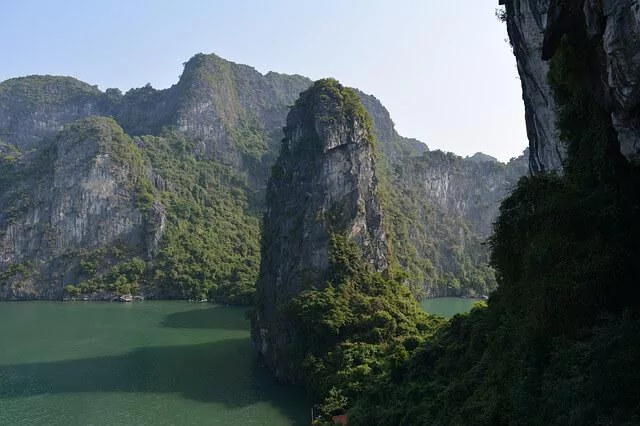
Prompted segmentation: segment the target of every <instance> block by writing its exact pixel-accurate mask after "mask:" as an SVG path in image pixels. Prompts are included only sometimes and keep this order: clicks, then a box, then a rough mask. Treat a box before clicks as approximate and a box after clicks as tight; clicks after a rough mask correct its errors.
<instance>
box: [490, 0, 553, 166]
mask: <svg viewBox="0 0 640 426" xmlns="http://www.w3.org/2000/svg"><path fill="white" fill-rule="evenodd" d="M505 3H506V20H507V21H506V22H507V31H508V33H509V39H510V40H511V45H512V46H513V53H514V55H515V56H516V60H517V64H518V73H519V74H520V81H521V83H522V99H523V100H524V109H525V119H526V123H527V137H528V138H529V169H530V171H531V173H540V172H545V171H553V170H561V169H562V159H563V158H564V156H565V153H564V152H565V149H564V147H563V146H562V144H561V142H560V135H559V134H558V131H557V130H556V106H555V102H554V100H553V95H552V93H551V88H550V87H549V83H548V82H547V74H548V72H549V64H548V63H547V62H546V61H544V60H543V59H542V44H543V39H544V29H545V25H546V20H547V11H548V8H549V0H542V1H539V0H500V4H505Z"/></svg>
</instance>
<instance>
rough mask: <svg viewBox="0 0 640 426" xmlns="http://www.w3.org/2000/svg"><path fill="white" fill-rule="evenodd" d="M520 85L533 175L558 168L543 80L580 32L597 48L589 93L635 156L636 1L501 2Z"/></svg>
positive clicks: (639, 61)
mask: <svg viewBox="0 0 640 426" xmlns="http://www.w3.org/2000/svg"><path fill="white" fill-rule="evenodd" d="M500 4H504V5H505V6H506V9H505V10H506V20H507V29H508V32H509V38H510V39H511V43H512V45H513V47H514V54H515V56H516V60H517V62H518V71H519V73H520V77H521V80H522V91H523V98H524V101H525V111H526V120H527V133H528V136H529V144H530V155H531V157H530V158H531V159H530V164H531V170H532V172H534V173H535V172H540V171H547V170H557V169H559V168H560V165H561V159H562V157H563V155H564V154H563V152H564V148H563V145H562V144H561V143H560V141H559V138H558V134H557V131H556V130H555V122H556V118H555V106H554V102H553V100H552V99H551V96H550V94H551V89H550V87H549V83H548V80H547V74H548V71H549V67H548V63H547V60H549V59H550V58H551V57H552V55H553V53H554V52H555V50H556V49H557V47H558V45H559V42H560V39H561V37H562V36H563V35H564V34H565V33H566V32H567V31H568V30H570V29H575V28H580V30H579V32H584V33H585V34H586V35H587V38H588V39H590V40H592V41H594V42H595V43H596V44H598V45H599V46H600V48H601V63H600V64H599V67H598V69H594V70H593V73H592V75H591V80H592V81H591V88H592V90H594V91H595V92H596V93H597V96H598V97H599V98H601V99H602V100H603V104H606V105H607V106H608V109H609V111H610V112H611V115H612V121H613V125H614V128H615V130H616V132H617V134H618V141H619V143H620V151H621V153H622V154H624V155H625V156H626V157H627V158H632V157H635V156H636V155H637V154H638V152H639V150H640V142H639V141H640V114H639V112H638V111H640V109H639V108H640V85H639V84H640V5H639V4H638V2H637V1H635V0H604V1H602V2H600V1H595V0H571V1H561V0H543V1H539V0H500Z"/></svg>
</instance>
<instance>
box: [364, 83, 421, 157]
mask: <svg viewBox="0 0 640 426" xmlns="http://www.w3.org/2000/svg"><path fill="white" fill-rule="evenodd" d="M356 93H357V94H358V97H359V98H360V101H361V102H362V105H364V107H365V109H366V110H367V111H368V112H369V114H370V115H371V118H372V120H373V128H374V132H375V136H376V140H377V141H378V142H379V143H378V149H379V150H380V153H382V154H383V157H384V161H386V162H388V164H402V163H403V162H404V159H405V158H406V157H413V156H416V155H420V154H423V153H425V152H427V151H428V150H429V147H427V145H426V144H424V143H422V142H420V141H418V140H416V139H411V138H405V137H402V136H400V135H399V134H398V132H396V129H395V125H394V123H393V121H392V120H391V116H390V115H389V111H388V110H387V109H386V108H385V107H384V106H383V105H382V104H381V103H380V101H379V100H378V99H377V98H376V97H375V96H372V95H367V94H366V93H362V92H361V91H359V90H356Z"/></svg>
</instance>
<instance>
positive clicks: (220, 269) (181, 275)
mask: <svg viewBox="0 0 640 426" xmlns="http://www.w3.org/2000/svg"><path fill="white" fill-rule="evenodd" d="M120 131H121V130H120ZM126 138H128V136H127V137H126ZM126 138H125V140H124V142H126V143H124V142H123V143H112V144H111V146H109V147H102V148H101V149H102V150H106V151H107V152H111V153H112V156H113V157H115V160H116V161H117V162H122V163H123V164H126V165H127V167H128V169H129V170H131V171H135V170H139V172H137V173H133V172H132V173H133V175H132V176H135V178H132V179H130V180H129V182H130V183H131V184H132V185H133V187H132V188H130V190H131V191H133V192H134V197H135V200H136V205H137V207H138V208H140V209H141V210H142V211H143V212H145V211H148V210H149V209H151V208H152V206H153V205H154V203H157V204H158V206H162V209H163V211H164V213H165V214H166V228H165V230H164V232H163V235H162V238H161V240H160V247H159V252H158V253H157V254H156V255H155V256H154V257H153V258H146V259H144V260H143V259H142V258H140V257H135V256H136V253H134V252H131V251H130V250H129V251H127V250H126V248H118V247H111V248H102V249H97V250H94V251H91V252H88V253H75V254H74V257H76V258H77V259H79V276H80V277H85V279H84V280H81V281H80V282H79V284H78V285H68V286H67V287H66V289H65V291H66V293H67V295H69V296H73V297H77V296H81V295H83V294H91V293H94V292H99V291H108V292H112V293H115V294H129V293H133V294H136V293H138V292H142V293H144V294H147V295H156V296H157V297H172V298H188V299H197V300H201V299H207V298H211V299H213V300H216V301H219V302H224V303H233V304H248V303H250V301H251V299H252V297H253V292H254V291H255V290H254V282H255V279H256V274H257V265H258V262H259V259H258V253H259V249H258V238H259V235H260V230H259V225H258V220H257V219H256V213H255V212H252V211H251V210H250V206H249V202H248V199H247V198H248V196H247V194H248V193H249V194H250V190H249V189H248V188H247V183H246V178H243V177H242V176H241V175H239V174H238V173H237V172H235V171H234V170H233V169H231V168H230V167H228V166H223V165H221V164H219V163H217V162H215V161H212V160H208V159H205V158H198V157H196V156H194V155H193V154H192V150H193V145H194V144H195V143H194V142H193V141H189V140H187V139H185V138H184V137H181V136H180V135H177V134H173V133H167V134H166V135H165V136H163V137H155V136H143V137H141V138H138V139H137V141H136V142H137V143H135V144H134V143H133V141H132V140H131V139H130V138H128V139H126ZM120 139H121V138H114V139H112V140H116V141H117V140H120ZM138 147H139V148H138ZM144 165H146V167H151V168H152V169H153V173H154V176H155V178H154V179H155V181H156V185H155V187H154V186H152V185H151V183H150V182H149V180H148V178H147V177H146V172H147V169H146V168H144V167H145V166H144ZM131 257H133V259H131ZM130 259H131V260H130ZM109 265H112V266H109ZM132 268H133V270H134V271H135V272H132Z"/></svg>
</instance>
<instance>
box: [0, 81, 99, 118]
mask: <svg viewBox="0 0 640 426" xmlns="http://www.w3.org/2000/svg"><path fill="white" fill-rule="evenodd" d="M101 95H102V92H100V90H99V89H98V88H97V87H96V86H91V85H89V84H87V83H84V82H82V81H80V80H76V79H75V78H72V77H57V76H50V75H32V76H28V77H21V78H12V79H9V80H5V81H3V82H2V83H1V84H0V99H5V98H6V99H12V100H13V101H14V102H15V101H20V106H21V107H22V108H24V110H23V111H26V110H27V109H30V108H32V107H35V106H38V105H42V104H73V103H76V104H77V103H78V102H86V101H89V100H97V99H99V98H100V97H101Z"/></svg>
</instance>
